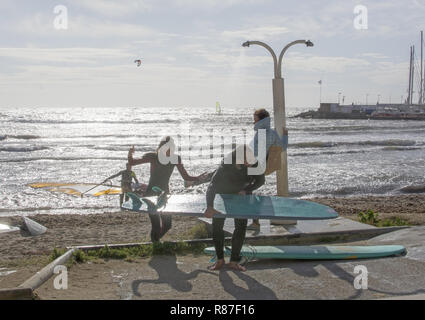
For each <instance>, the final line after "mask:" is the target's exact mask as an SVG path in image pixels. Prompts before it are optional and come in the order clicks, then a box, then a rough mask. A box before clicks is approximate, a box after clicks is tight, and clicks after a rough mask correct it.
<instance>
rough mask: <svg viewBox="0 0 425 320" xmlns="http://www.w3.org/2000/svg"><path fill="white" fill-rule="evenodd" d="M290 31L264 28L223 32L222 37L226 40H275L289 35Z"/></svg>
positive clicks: (284, 28) (276, 27)
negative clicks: (286, 34)
mask: <svg viewBox="0 0 425 320" xmlns="http://www.w3.org/2000/svg"><path fill="white" fill-rule="evenodd" d="M288 32H289V29H288V28H287V27H283V26H278V25H275V26H264V27H254V28H249V29H243V30H233V31H223V32H222V36H223V37H226V38H231V39H233V38H237V39H246V40H248V39H250V40H256V39H262V40H267V39H270V38H275V37H277V36H280V35H283V34H285V33H288Z"/></svg>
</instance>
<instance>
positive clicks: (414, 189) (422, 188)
mask: <svg viewBox="0 0 425 320" xmlns="http://www.w3.org/2000/svg"><path fill="white" fill-rule="evenodd" d="M399 191H401V192H403V193H425V185H416V186H406V187H403V188H401V189H400V190H399Z"/></svg>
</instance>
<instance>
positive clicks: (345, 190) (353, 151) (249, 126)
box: [0, 106, 425, 217]
mask: <svg viewBox="0 0 425 320" xmlns="http://www.w3.org/2000/svg"><path fill="white" fill-rule="evenodd" d="M255 109H256V108H255V107H243V108H242V107H223V109H222V113H221V114H218V113H217V112H216V109H215V106H210V107H202V106H200V107H197V108H188V107H169V108H165V107H163V108H152V107H149V108H148V107H146V108H145V107H116V108H101V107H98V108H44V107H32V108H29V107H28V108H27V107H25V108H24V107H23V108H8V107H1V108H0V217H1V216H11V215H36V214H99V213H104V212H116V211H118V210H119V208H118V203H119V201H118V197H117V196H112V195H111V196H102V197H97V198H94V197H83V198H81V197H75V196H70V195H67V194H62V193H52V192H47V191H45V190H40V189H32V188H31V187H29V186H28V184H30V183H35V182H58V183H59V182H64V183H100V182H101V181H103V180H104V179H105V178H107V177H109V176H111V175H113V174H115V173H117V172H119V171H121V170H123V169H125V166H126V161H127V152H128V150H129V148H130V147H132V146H134V147H135V150H136V152H135V155H134V157H135V158H139V157H141V156H142V155H143V154H144V153H146V152H152V151H155V149H156V147H157V145H158V143H159V142H160V140H161V138H162V137H164V136H167V135H170V136H172V137H173V138H174V141H175V143H176V148H177V150H176V152H177V153H178V154H179V155H180V156H181V157H182V159H183V164H184V167H185V169H186V170H187V172H188V173H189V174H190V175H199V174H201V173H203V172H211V171H213V170H215V169H216V168H217V167H218V165H219V163H220V162H221V160H222V158H223V156H224V155H225V154H227V152H229V150H231V146H232V144H234V143H247V142H249V141H250V139H252V137H253V135H254V130H253V128H254V125H253V112H254V110H255ZM302 111H307V110H306V109H305V108H304V109H303V108H291V109H290V110H287V127H288V131H289V146H288V175H289V192H290V196H291V197H294V198H301V199H305V198H311V197H356V196H369V195H373V196H376V195H397V194H402V193H403V191H401V189H402V188H403V187H406V186H412V185H415V186H425V121H423V122H421V121H397V120H395V121H391V120H335V119H333V120H326V119H301V118H296V117H293V116H294V115H295V114H297V113H299V112H302ZM133 170H134V171H135V173H136V175H137V177H138V179H139V180H140V181H141V182H143V183H147V182H148V180H149V165H147V164H141V165H138V166H135V167H133ZM112 182H113V184H114V185H118V186H119V185H120V180H119V178H116V179H114V180H113V181H112ZM206 188H207V185H200V186H197V187H193V188H185V187H184V183H183V179H182V177H181V176H180V174H179V172H178V170H177V169H175V170H174V172H173V175H172V177H171V181H170V189H171V191H172V193H175V194H204V193H205V191H206ZM257 192H258V193H259V194H263V195H274V194H276V177H275V175H274V174H272V175H270V176H267V177H266V184H265V185H264V186H263V187H262V188H261V189H259V190H258V191H257Z"/></svg>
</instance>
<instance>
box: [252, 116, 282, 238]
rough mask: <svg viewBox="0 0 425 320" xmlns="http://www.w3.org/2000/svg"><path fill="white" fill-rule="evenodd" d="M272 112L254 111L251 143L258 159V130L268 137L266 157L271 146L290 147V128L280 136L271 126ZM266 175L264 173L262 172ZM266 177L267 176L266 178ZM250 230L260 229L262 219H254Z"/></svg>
mask: <svg viewBox="0 0 425 320" xmlns="http://www.w3.org/2000/svg"><path fill="white" fill-rule="evenodd" d="M270 121H271V118H270V113H269V112H268V111H267V110H266V109H257V110H256V111H255V112H254V130H255V136H254V139H253V140H252V141H251V143H250V147H251V148H252V149H253V150H254V156H255V157H256V158H257V159H258V149H259V148H258V130H265V138H266V159H267V157H268V155H269V151H270V147H271V146H280V147H282V149H283V150H286V149H287V147H288V130H287V129H285V131H284V133H283V137H282V139H280V138H279V135H278V134H277V132H276V131H275V130H273V129H272V128H271V125H270ZM262 175H263V176H264V173H262ZM264 179H265V178H264ZM247 229H248V230H259V229H260V220H259V219H253V220H252V224H250V225H249V226H248V227H247Z"/></svg>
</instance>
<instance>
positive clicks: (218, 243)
mask: <svg viewBox="0 0 425 320" xmlns="http://www.w3.org/2000/svg"><path fill="white" fill-rule="evenodd" d="M224 220H225V219H219V218H213V219H212V229H213V242H214V248H215V254H216V256H217V262H216V263H215V264H214V265H212V266H211V267H209V269H210V270H219V269H220V268H221V267H222V266H223V265H224V230H223V228H224Z"/></svg>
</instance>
